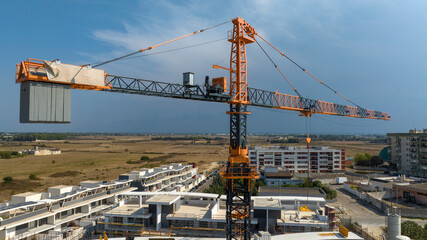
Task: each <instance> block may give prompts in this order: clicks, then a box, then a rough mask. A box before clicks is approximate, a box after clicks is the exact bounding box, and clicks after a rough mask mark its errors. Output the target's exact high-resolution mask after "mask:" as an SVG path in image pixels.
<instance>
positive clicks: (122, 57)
mask: <svg viewBox="0 0 427 240" xmlns="http://www.w3.org/2000/svg"><path fill="white" fill-rule="evenodd" d="M228 22H230V21H226V22H223V23H219V24H216V25H213V26H210V27H207V28H204V29H200V30H198V31H195V32H192V33H189V34H187V35H184V36H181V37H178V38H175V39H172V40H169V41H166V42H163V43H160V44H157V45H153V46H150V47H147V48H143V49H140V50H138V51H136V52H133V53H129V54H126V55H124V56H120V57H117V58H113V59H111V60H108V61H104V62H101V63H98V64H96V65H94V66H93V67H99V66H102V65H105V64H107V63H111V62H115V61H119V60H122V59H124V58H127V57H130V56H133V55H135V54H138V53H141V52H145V51H148V50H152V49H154V48H156V47H158V46H161V45H164V44H167V43H170V42H174V41H177V40H179V39H182V38H186V37H188V36H192V35H195V34H197V33H201V32H204V31H207V30H210V29H212V28H216V27H219V26H221V25H224V24H226V23H228ZM87 65H90V64H87ZM87 65H85V66H87Z"/></svg>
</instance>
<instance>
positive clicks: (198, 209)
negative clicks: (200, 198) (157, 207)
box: [167, 204, 212, 219]
mask: <svg viewBox="0 0 427 240" xmlns="http://www.w3.org/2000/svg"><path fill="white" fill-rule="evenodd" d="M211 208H212V206H211V205H210V204H204V205H181V207H180V208H179V209H178V211H176V212H175V213H173V214H169V215H168V216H167V217H168V218H172V217H173V218H199V219H200V218H205V216H206V214H207V212H208V211H209V210H210V209H211Z"/></svg>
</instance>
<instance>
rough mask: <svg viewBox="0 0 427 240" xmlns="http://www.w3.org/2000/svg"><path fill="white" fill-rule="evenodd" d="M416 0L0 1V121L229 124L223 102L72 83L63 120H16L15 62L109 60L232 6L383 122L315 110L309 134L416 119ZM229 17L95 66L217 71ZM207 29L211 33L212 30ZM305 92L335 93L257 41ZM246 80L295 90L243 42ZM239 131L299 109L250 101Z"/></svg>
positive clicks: (172, 126)
mask: <svg viewBox="0 0 427 240" xmlns="http://www.w3.org/2000/svg"><path fill="white" fill-rule="evenodd" d="M426 7H427V3H426V2H424V1H403V0H401V1H385V0H380V1H339V0H335V1H314V0H302V1H280V2H278V1H267V0H264V1H261V0H259V1H257V0H251V1H247V3H245V4H242V2H240V1H232V2H231V3H230V2H229V1H196V0H190V1H128V2H126V4H124V3H123V2H119V1H108V2H107V1H100V0H98V1H90V2H88V1H83V0H78V1H70V2H60V1H55V2H51V1H37V2H25V3H22V2H16V1H12V2H7V1H2V2H1V3H0V13H1V14H0V30H1V33H2V38H0V39H1V40H0V43H1V49H2V51H1V53H2V54H1V55H2V57H1V58H0V69H1V72H2V73H3V78H2V80H1V83H2V86H1V87H0V102H1V104H0V106H1V107H0V109H1V112H2V114H1V117H0V132H129V133H228V128H229V117H228V115H226V114H225V112H226V111H227V110H228V105H226V104H218V103H206V102H196V101H188V100H177V99H166V98H158V97H148V96H138V95H127V94H117V93H104V92H96V91H82V90H73V93H72V111H71V116H72V120H71V121H72V123H71V124H59V125H48V124H20V123H19V85H18V84H15V81H14V78H15V67H14V64H16V63H18V62H20V61H23V60H26V59H27V58H37V59H46V60H53V59H60V60H61V61H62V62H63V63H70V64H77V65H79V64H87V63H93V62H99V61H103V60H108V59H111V58H113V57H117V56H120V55H123V54H126V53H129V52H132V51H135V50H137V49H140V48H144V47H147V46H150V45H154V44H157V43H160V42H164V41H167V40H169V39H172V38H175V37H178V36H181V35H184V34H188V33H190V32H193V31H196V30H199V29H202V28H205V27H209V26H212V25H215V24H218V23H221V22H224V21H226V20H230V19H232V18H234V17H236V16H240V17H242V18H244V19H245V20H246V21H247V22H248V23H250V24H251V25H252V26H253V27H254V28H255V29H256V30H257V32H259V33H260V34H261V35H262V36H264V37H265V38H266V39H267V40H269V41H270V42H272V43H273V44H275V45H276V46H278V48H279V49H281V50H283V51H284V52H285V53H286V54H287V55H289V56H290V57H291V58H293V59H294V60H295V61H296V62H297V63H299V64H300V65H302V66H303V67H305V68H307V69H308V70H309V71H310V72H312V73H313V74H315V75H316V76H317V77H319V78H320V79H321V80H323V81H325V82H326V83H327V84H329V85H330V86H332V87H333V88H335V89H337V90H338V91H339V92H340V93H342V94H343V95H344V96H346V97H348V98H349V99H351V100H352V101H354V102H355V103H357V104H358V105H360V106H362V107H365V108H367V109H373V110H378V111H384V112H388V113H389V114H390V115H391V118H392V121H390V122H384V121H378V120H366V119H351V118H344V117H334V116H326V115H315V116H313V117H312V119H311V123H310V125H311V133H312V134H385V133H388V132H407V131H408V130H409V129H412V128H417V129H422V128H427V125H426V121H425V119H427V111H426V109H427V108H426V106H425V104H426V102H427V101H426V100H427V97H426V96H427V95H426V93H425V92H426V89H427V81H426V79H425V78H426V75H425V71H424V70H425V69H426V61H425V58H426V56H427V46H426V44H425V39H427V31H424V30H423V29H425V26H424V25H425V24H424V23H425V22H427V15H426V14H425V11H424V10H425V9H426ZM231 26H232V25H231V23H230V24H227V25H224V26H221V27H219V28H215V29H213V30H211V31H207V32H204V33H201V34H198V35H196V36H193V37H190V38H187V39H184V40H181V41H177V42H176V43H173V44H170V45H165V46H162V47H159V48H158V49H155V50H153V52H152V53H156V52H161V51H165V50H170V49H176V48H180V47H185V46H190V45H194V44H199V43H206V42H210V41H215V42H213V43H210V44H206V45H202V46H197V47H193V48H189V49H185V50H179V51H174V52H170V53H165V54H157V55H151V56H145V57H138V58H134V59H131V60H126V61H119V62H116V63H112V64H108V65H105V66H103V68H104V69H105V70H106V72H107V73H111V74H116V75H123V76H131V77H138V78H144V79H151V80H157V81H165V82H171V83H181V82H182V73H183V72H187V71H191V72H194V73H195V77H196V83H197V84H203V81H204V76H205V75H209V76H211V77H218V76H227V77H228V73H227V72H225V71H223V70H215V69H212V64H219V65H222V66H228V64H229V55H230V44H229V43H228V42H227V41H226V37H227V31H228V30H230V29H231ZM216 40H218V41H216ZM264 47H265V49H266V50H267V51H268V53H269V54H270V56H272V57H273V59H274V60H275V61H276V63H277V64H278V65H279V67H280V68H281V69H282V70H283V71H284V73H285V75H286V76H287V77H288V78H289V79H290V81H291V82H292V83H293V84H294V85H295V87H296V88H297V89H298V91H299V92H300V93H301V94H302V95H303V96H304V97H308V98H312V99H320V100H325V101H329V102H336V103H340V104H346V102H345V101H343V100H342V99H340V98H339V97H337V96H336V95H335V94H333V93H331V92H330V91H329V90H327V89H325V88H324V87H323V86H321V85H320V84H319V83H317V82H316V81H314V80H313V79H311V78H309V77H308V76H307V75H305V74H304V73H303V72H301V70H299V69H298V68H296V67H295V66H293V65H292V64H291V63H290V62H289V61H287V60H286V59H284V58H283V57H281V56H279V55H278V54H277V53H276V52H274V51H272V49H270V48H268V47H267V46H266V45H264ZM247 52H248V82H249V86H250V87H254V88H261V89H265V90H272V91H275V90H278V91H279V92H282V93H287V94H294V93H293V91H292V89H291V88H290V87H289V86H288V85H287V83H286V82H285V80H284V79H283V78H282V77H281V76H280V74H279V73H278V72H277V71H276V70H275V69H274V67H273V66H272V65H271V63H270V62H269V61H268V59H267V58H266V57H265V56H264V54H263V53H262V52H261V50H260V49H259V48H258V47H257V46H256V44H252V45H249V46H248V47H247ZM249 110H250V111H251V112H252V114H251V115H250V116H249V118H248V133H289V134H299V133H301V134H302V133H306V124H307V123H306V121H307V120H306V119H305V118H303V117H299V116H298V113H294V112H286V111H278V110H267V109H261V108H249Z"/></svg>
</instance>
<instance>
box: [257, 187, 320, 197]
mask: <svg viewBox="0 0 427 240" xmlns="http://www.w3.org/2000/svg"><path fill="white" fill-rule="evenodd" d="M258 193H275V194H276V195H280V194H283V196H290V195H292V194H308V195H313V194H325V193H324V192H323V191H322V190H320V188H286V187H268V186H261V187H259V190H258Z"/></svg>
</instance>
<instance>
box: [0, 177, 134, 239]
mask: <svg viewBox="0 0 427 240" xmlns="http://www.w3.org/2000/svg"><path fill="white" fill-rule="evenodd" d="M134 189H135V188H131V187H130V181H114V182H111V183H107V182H102V181H85V182H81V183H80V186H64V185H60V186H55V187H50V188H49V189H48V192H44V193H35V192H26V193H21V194H17V195H13V196H12V200H11V201H5V202H4V203H2V204H0V216H1V219H0V240H12V239H36V238H35V236H38V237H44V238H49V239H62V238H63V236H67V232H69V231H70V229H71V230H74V229H78V230H79V235H78V236H76V238H75V239H80V238H82V237H83V234H85V232H86V230H87V229H88V228H90V227H91V226H94V225H95V220H96V219H97V218H98V217H99V216H100V215H102V213H103V212H105V211H107V210H109V209H111V208H113V207H115V206H116V205H117V203H118V199H117V196H118V194H120V193H123V192H127V191H130V190H134ZM71 227H72V228H71Z"/></svg>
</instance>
